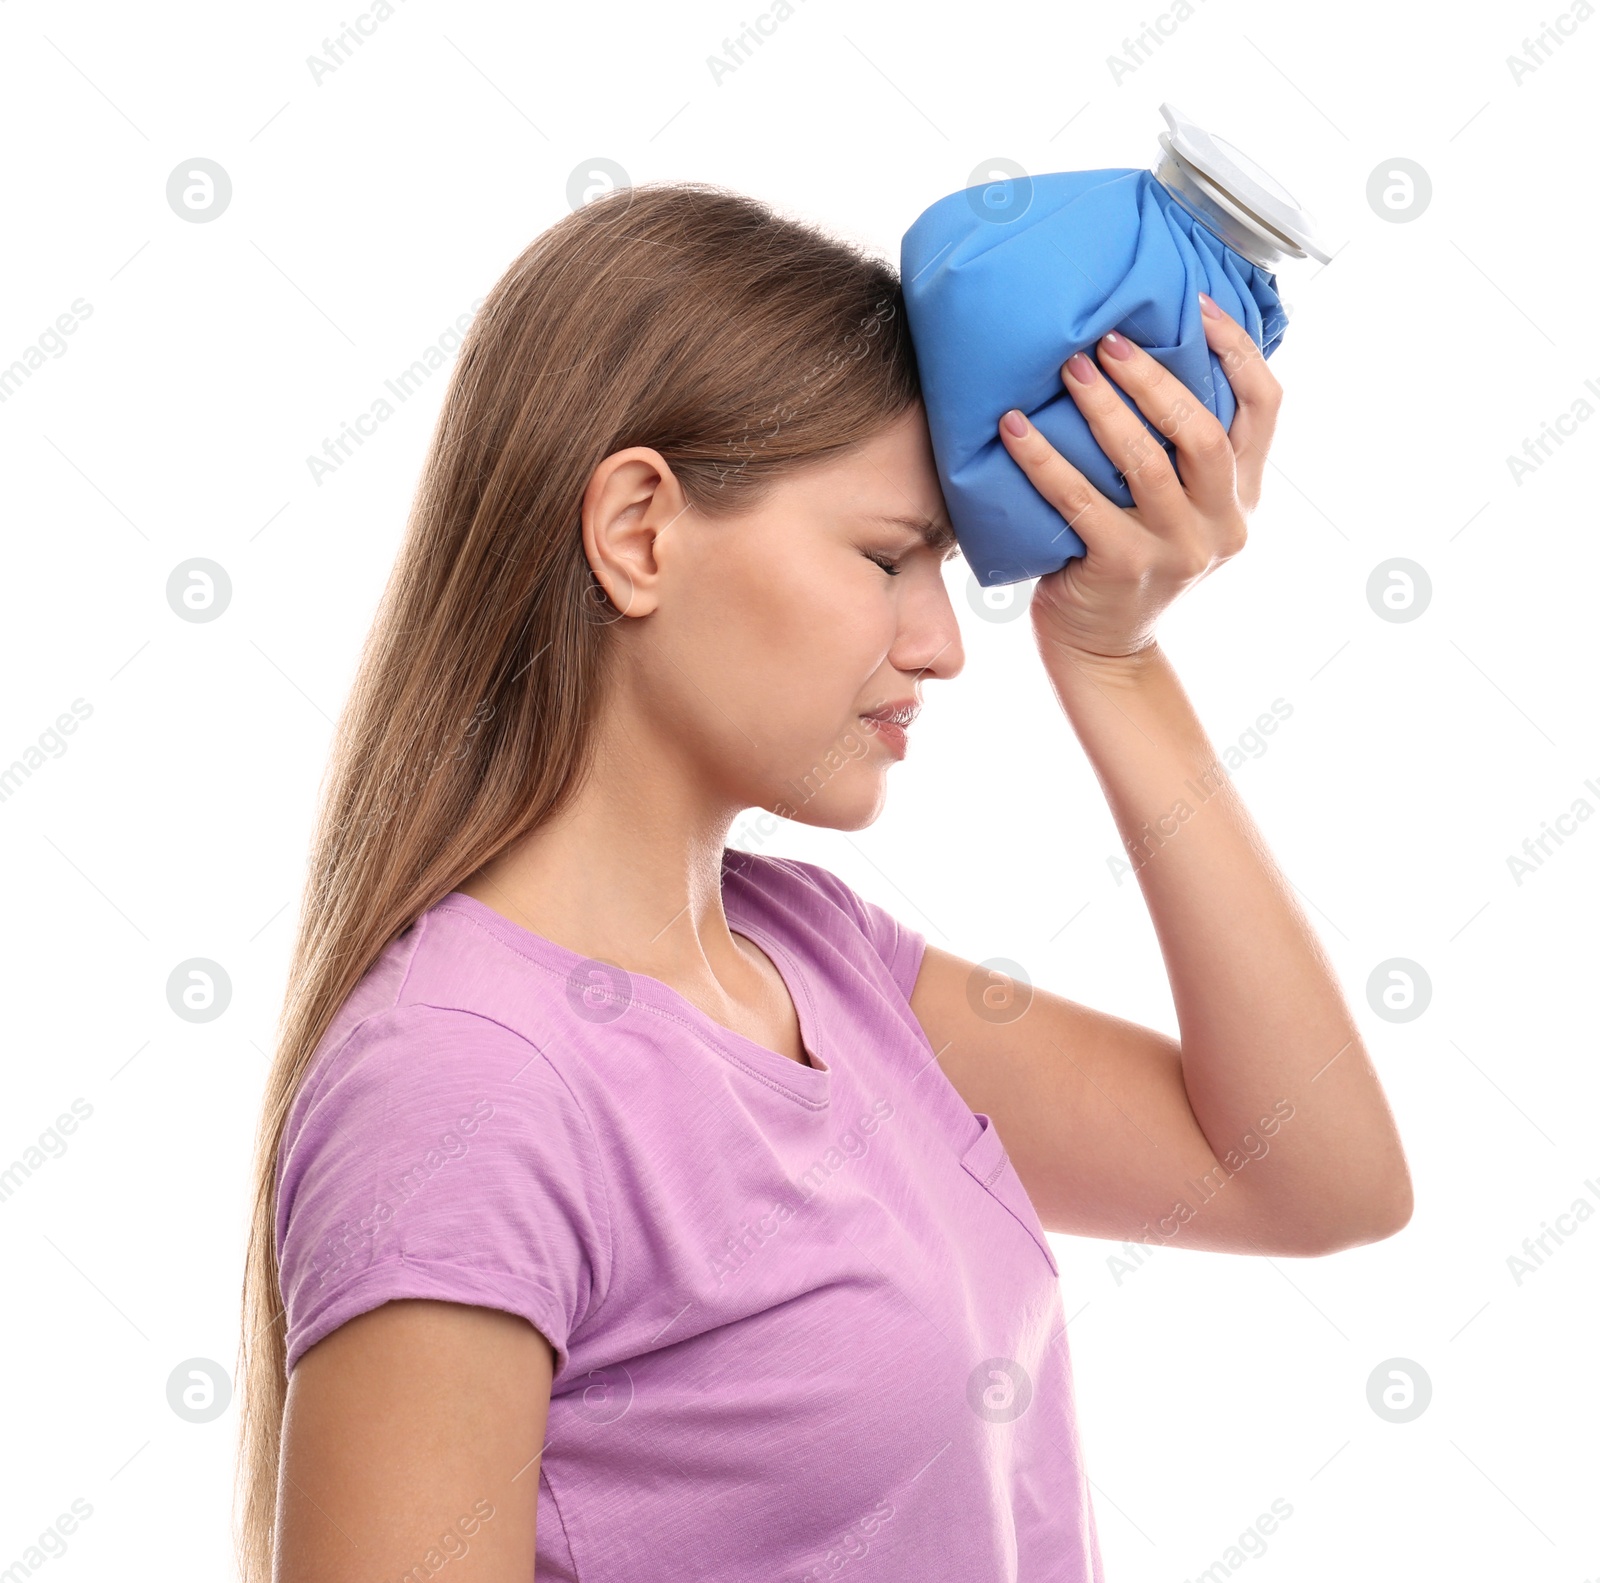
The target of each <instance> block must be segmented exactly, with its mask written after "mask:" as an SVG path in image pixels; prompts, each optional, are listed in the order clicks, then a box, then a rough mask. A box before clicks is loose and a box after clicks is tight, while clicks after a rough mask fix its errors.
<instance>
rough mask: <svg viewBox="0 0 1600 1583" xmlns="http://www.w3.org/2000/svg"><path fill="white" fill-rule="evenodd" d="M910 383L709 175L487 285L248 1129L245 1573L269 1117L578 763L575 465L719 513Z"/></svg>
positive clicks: (796, 258)
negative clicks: (425, 923) (354, 995)
mask: <svg viewBox="0 0 1600 1583" xmlns="http://www.w3.org/2000/svg"><path fill="white" fill-rule="evenodd" d="M918 394H919V392H918V385H917V375H916V363H915V358H914V355H913V352H912V348H911V342H910V338H909V335H908V333H907V329H906V323H905V314H904V302H903V298H902V297H901V293H900V283H899V279H898V276H897V274H896V273H895V271H894V269H893V268H892V267H891V266H890V265H889V264H887V263H885V262H884V261H882V260H881V259H878V258H876V257H874V256H872V255H871V254H870V253H869V252H868V251H867V250H866V249H864V248H862V247H860V246H859V245H857V244H854V243H851V242H848V241H845V240H842V239H839V238H835V237H830V236H829V235H827V234H825V233H824V232H822V231H820V230H819V229H817V228H816V227H814V226H811V225H808V224H805V223H802V222H800V221H797V220H793V219H790V218H786V217H782V216H780V215H778V214H777V213H775V212H774V211H773V210H772V209H771V208H770V207H769V206H767V205H766V204H763V203H760V202H758V201H756V200H755V199H752V198H749V197H745V196H743V195H740V194H738V193H733V192H728V191H725V190H722V189H720V188H717V187H714V186H710V185H708V184H705V183H699V182H693V183H655V184H650V185H646V186H640V187H631V188H621V189H619V190H617V191H615V192H612V193H609V194H607V195H605V196H604V197H601V198H599V199H597V200H595V201H594V202H592V203H589V204H587V205H585V206H584V207H582V208H580V209H578V210H576V211H575V212H573V213H572V214H569V215H567V216H566V217H564V218H563V219H561V220H560V221H558V222H557V223H556V224H554V225H552V226H551V227H550V228H549V229H548V230H547V231H545V232H543V233H542V234H541V235H540V236H539V237H537V238H536V239H535V240H534V241H533V242H532V243H531V244H530V245H529V247H528V248H527V249H526V250H525V251H524V252H523V253H522V255H521V256H520V257H519V258H518V259H517V260H516V262H515V263H513V264H512V266H511V267H510V269H508V270H507V271H506V273H505V274H504V276H502V278H501V279H500V280H499V281H498V282H497V284H496V285H495V286H494V288H493V290H492V291H490V292H489V294H488V296H487V297H486V298H485V299H484V303H483V306H482V309H481V310H480V312H479V313H478V315H477V317H476V318H475V319H474V321H473V323H472V326H471V328H470V329H469V331H468V332H467V335H466V338H465V341H464V342H463V345H462V348H461V352H460V356H459V358H458V360H457V363H456V366H455V369H454V371H453V373H452V375H451V379H450V385H449V389H448V392H447V394H446V396H445V399H444V410H443V411H442V413H441V414H440V417H439V422H438V426H437V428H436V429H435V431H434V435H433V439H432V442H431V444H430V446H429V450H428V454H427V458H426V461H425V463H424V466H423V471H422V477H421V480H420V483H419V485H418V489H417V494H416V498H415V502H414V505H413V507H412V511H411V514H410V520H409V522H408V524H407V528H406V533H405V539H404V543H403V544H402V546H401V549H400V552H399V555H398V557H397V559H396V561H395V564H394V568H393V571H392V573H391V575H390V577H389V581H388V584H387V586H386V588H385V590H384V593H383V597H382V599H381V601H380V603H379V607H378V610H377V613H376V615H375V617H374V620H373V623H372V627H371V630H370V632H369V633H368V636H367V640H366V644H365V647H364V649H363V652H362V657H361V662H360V666H359V669H358V672H357V675H356V679H355V683H354V685H353V687H352V689H351V692H350V696H349V698H348V700H347V702H346V704H345V708H344V711H343V713H342V715H341V717H340V720H339V724H338V728H337V731H336V734H335V738H334V746H333V751H332V754H331V756H330V760H329V764H328V769H327V773H326V775H325V777H324V780H323V783H322V787H321V790H320V794H319V797H320V800H319V809H318V818H317V824H316V831H315V835H314V837H313V841H312V846H311V852H310V862H309V864H308V869H307V877H306V885H305V891H304V896H303V903H302V907H301V912H300V918H299V923H298V927H297V932H296V936H295V944H294V950H293V955H292V957H291V961H290V967H289V977H288V983H287V987H286V992H285V996H284V1001H283V1006H282V1011H281V1014H280V1017H279V1022H278V1031H277V1044H276V1051H275V1053H274V1056H273V1060H272V1069H271V1071H270V1073H269V1074H268V1077H267V1086H266V1094H265V1098H264V1102H263V1110H262V1116H261V1123H260V1129H259V1134H258V1137H257V1142H256V1156H255V1167H254V1178H253V1203H252V1221H251V1229H250V1236H249V1248H248V1254H247V1258H246V1266H245V1275H244V1294H243V1328H242V1333H241V1336H240V1345H239V1359H238V1375H239V1398H240V1441H239V1466H238V1475H239V1477H238V1498H237V1503H236V1519H237V1540H238V1554H239V1562H240V1568H241V1575H242V1576H243V1577H244V1579H245V1580H246V1583H270V1578H271V1571H272V1548H273V1527H274V1520H275V1519H274V1514H275V1509H276V1503H277V1488H278V1457H279V1447H280V1439H281V1430H282V1420H283V1409H284V1400H285V1395H286V1392H287V1379H286V1375H285V1368H284V1364H285V1334H286V1325H285V1318H284V1310H283V1302H282V1296H281V1291H280V1285H279V1269H278V1255H277V1247H276V1242H275V1227H274V1220H275V1200H276V1187H277V1181H276V1178H277V1169H276V1168H277V1156H278V1150H279V1146H280V1142H281V1139H282V1136H283V1128H284V1121H285V1117H286V1115H287V1113H288V1110H289V1107H290V1105H291V1103H292V1101H293V1099H294V1096H295V1093H296V1091H297V1090H298V1088H299V1086H300V1083H301V1081H302V1079H303V1078H304V1076H305V1073H306V1070H307V1068H308V1067H309V1065H310V1064H311V1060H312V1057H313V1055H314V1053H315V1052H316V1050H317V1047H318V1044H319V1042H320V1040H321V1039H322V1037H323V1035H324V1034H325V1033H326V1032H327V1029H328V1027H329V1025H330V1023H331V1022H332V1021H333V1019H334V1016H335V1014H336V1013H337V1012H338V1010H339V1008H340V1006H341V1005H342V1004H343V1003H344V1001H345V1000H346V998H347V997H348V996H349V994H350V992H351V990H352V989H353V988H354V987H355V985H356V983H357V981H358V980H359V979H360V978H361V976H362V974H363V973H364V972H365V971H366V970H367V968H368V967H370V966H371V964H372V963H373V962H374V961H375V960H376V959H377V957H378V956H379V955H380V953H381V952H382V951H383V949H384V948H385V946H387V945H388V944H389V942H390V941H392V940H393V939H394V938H395V937H396V935H398V934H399V933H400V932H401V931H402V930H404V929H405V928H406V927H407V926H408V925H410V924H411V923H412V922H413V921H414V920H415V919H416V918H417V917H418V916H420V915H421V914H422V913H423V912H425V911H427V909H428V908H429V907H431V906H432V905H433V904H434V903H435V902H436V901H438V900H439V899H440V898H441V897H443V896H445V895H448V894H449V892H450V891H452V890H453V889H455V888H456V886H457V885H459V884H460V883H461V882H462V881H463V880H464V879H466V878H467V877H468V876H470V875H471V874H473V873H474V872H476V871H477V870H478V869H479V868H480V867H481V866H482V865H483V864H484V863H486V862H488V861H489V859H490V858H492V857H493V856H494V855H495V854H496V853H498V852H500V851H501V850H502V849H503V848H504V847H506V846H508V845H509V844H510V843H512V842H513V841H515V840H517V839H518V838H519V837H520V836H522V835H524V834H525V833H526V832H528V831H529V830H532V829H534V828H535V827H536V826H538V825H539V824H541V823H542V822H543V821H544V820H546V819H548V818H549V817H550V816H551V815H552V814H554V813H555V812H557V811H558V810H559V809H560V808H561V807H563V806H564V804H565V803H566V802H567V801H568V800H569V799H570V797H571V796H572V795H573V793H574V791H575V790H576V789H577V787H578V786H579V785H580V783H581V781H582V778H583V776H584V774H585V773H586V771H587V768H588V764H589V758H588V755H589V752H590V748H591V742H592V737H593V732H592V727H593V725H594V722H595V719H596V712H597V708H598V705H599V702H600V699H601V698H602V696H603V693H604V687H605V683H606V680H607V674H608V673H607V660H608V656H609V655H610V654H611V653H612V652H613V646H612V644H611V643H610V641H609V631H608V628H609V625H610V619H608V618H611V619H614V618H615V617H616V614H617V613H616V611H615V610H613V609H611V608H610V606H609V603H608V601H607V600H606V596H605V593H604V590H603V589H602V588H601V587H600V585H599V583H598V582H597V580H596V579H595V578H594V575H593V573H592V572H591V571H590V569H589V564H588V561H587V559H586V557H585V555H584V550H583V543H582V538H581V532H580V503H581V501H582V498H583V492H584V488H585V486H586V484H587V483H588V480H589V477H590V475H591V474H592V473H593V471H594V469H595V467H596V466H597V465H598V464H599V463H600V462H601V461H602V460H603V459H604V458H605V457H606V456H608V455H610V454H611V453H612V452H614V451H618V450H621V449H624V448H625V447H628V446H634V445H642V446H651V447H653V448H654V449H656V450H657V451H659V452H660V453H661V454H662V456H663V457H665V458H666V460H667V461H668V463H669V464H670V465H671V467H672V469H673V471H674V473H675V474H676V476H677V477H678V479H679V481H680V482H681V484H682V485H683V488H684V491H685V493H686V495H687V496H688V498H689V501H690V503H691V505H692V506H693V507H694V508H695V509H696V510H699V511H702V512H706V513H708V514H712V515H728V514H732V513H735V512H738V511H741V510H746V509H749V508H750V507H751V506H753V505H754V504H756V503H757V501H758V500H759V499H760V497H761V496H762V494H763V493H764V492H765V491H766V490H767V489H768V488H770V486H771V484H772V483H773V482H774V481H775V480H776V479H777V478H778V477H779V476H780V475H782V474H784V473H787V472H791V471H793V470H795V469H797V468H800V467H803V466H805V465H807V464H809V463H813V462H818V461H822V460H824V459H826V458H828V457H830V456H834V455H837V454H841V453H843V452H845V451H847V450H848V449H849V448H850V447H852V446H854V445H857V444H859V443H860V442H861V441H862V440H863V439H865V438H867V437H868V436H869V435H871V434H873V433H874V432H876V431H877V430H879V429H880V428H882V427H883V426H884V425H885V424H887V423H889V422H892V421H893V420H894V419H895V418H897V417H898V416H900V415H901V414H902V413H903V412H904V411H905V410H906V409H907V408H908V407H909V406H910V405H911V404H912V403H913V402H915V401H916V400H917V399H918Z"/></svg>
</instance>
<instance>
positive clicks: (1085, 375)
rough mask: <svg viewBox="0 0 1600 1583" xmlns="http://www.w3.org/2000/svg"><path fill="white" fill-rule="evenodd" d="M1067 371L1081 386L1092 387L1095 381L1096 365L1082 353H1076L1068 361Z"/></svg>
mask: <svg viewBox="0 0 1600 1583" xmlns="http://www.w3.org/2000/svg"><path fill="white" fill-rule="evenodd" d="M1067 369H1068V371H1069V372H1070V373H1071V375H1072V377H1073V378H1074V379H1075V380H1077V382H1078V383H1079V384H1080V385H1092V384H1093V383H1094V381H1095V371H1094V364H1093V363H1091V362H1090V361H1089V359H1088V358H1087V357H1085V356H1084V355H1083V353H1082V352H1074V353H1073V354H1072V356H1071V357H1069V358H1068V359H1067Z"/></svg>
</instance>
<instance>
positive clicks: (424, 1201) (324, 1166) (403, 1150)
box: [277, 1005, 612, 1373]
mask: <svg viewBox="0 0 1600 1583" xmlns="http://www.w3.org/2000/svg"><path fill="white" fill-rule="evenodd" d="M278 1158H279V1172H278V1197H277V1237H278V1250H279V1264H280V1272H281V1283H282V1295H283V1303H284V1308H285V1310H286V1314H287V1323H288V1343H289V1344H288V1367H289V1368H290V1369H293V1367H294V1365H295V1363H296V1362H297V1361H298V1360H299V1358H300V1356H301V1355H302V1354H303V1353H304V1352H305V1351H306V1349H307V1348H308V1347H310V1346H312V1345H313V1344H314V1343H316V1342H317V1341H320V1340H321V1339H322V1338H323V1337H324V1336H326V1335H327V1334H328V1333H329V1332H330V1331H332V1330H335V1329H337V1328H338V1327H339V1326H340V1325H342V1324H344V1323H345V1322H346V1321H347V1320H349V1319H353V1318H355V1317H356V1315H358V1314H363V1313H366V1312H368V1311H369V1310H370V1309H374V1308H377V1307H379V1306H380V1305H381V1304H383V1303H386V1302H389V1301H391V1300H392V1299H395V1298H405V1297H421V1298H433V1299H436V1300H439V1301H444V1302H456V1303H469V1304H475V1305H478V1306H481V1307H488V1308H498V1309H503V1310H505V1311H506V1312H508V1313H513V1314H520V1315H521V1316H522V1317H523V1318H524V1319H526V1320H527V1321H528V1322H529V1323H530V1324H531V1325H533V1326H534V1328H535V1329H536V1330H538V1331H539V1332H540V1333H541V1334H542V1335H543V1336H545V1338H546V1339H547V1340H548V1341H549V1342H550V1344H551V1345H552V1347H554V1349H555V1351H556V1356H557V1372H558V1373H559V1371H560V1370H561V1369H564V1368H565V1367H566V1364H567V1359H568V1350H567V1343H568V1340H569V1338H570V1336H571V1335H572V1332H573V1330H574V1329H575V1328H576V1327H577V1326H578V1325H579V1324H580V1323H581V1322H582V1321H583V1320H584V1319H585V1317H586V1316H587V1315H588V1314H590V1313H592V1312H593V1311H594V1310H595V1309H596V1308H598V1307H599V1305H600V1303H601V1302H603V1301H604V1298H605V1292H606V1289H607V1286H608V1284H609V1281H610V1271H611V1251H612V1250H611V1219H610V1212H609V1199H608V1188H607V1183H606V1179H605V1174H604V1168H603V1165H602V1162H601V1159H600V1155H599V1150H598V1147H597V1144H596V1142H595V1137H594V1133H593V1131H592V1129H591V1128H590V1126H589V1122H588V1119H587V1117H586V1116H585V1115H584V1113H583V1110H582V1108H581V1106H580V1105H579V1103H578V1100H577V1098H576V1096H575V1095H574V1094H573V1093H572V1091H571V1089H570V1088H569V1087H568V1086H567V1084H566V1083H565V1082H564V1081H563V1079H562V1077H561V1075H560V1073H559V1072H558V1071H557V1070H556V1068H555V1067H554V1066H553V1065H552V1063H551V1062H550V1061H549V1060H548V1059H547V1058H546V1057H545V1055H544V1054H543V1053H542V1052H541V1051H540V1050H539V1049H538V1048H537V1046H536V1045H534V1044H533V1043H531V1042H530V1041H529V1040H527V1039H525V1038H523V1037H522V1036H521V1035H520V1034H517V1033H514V1032H513V1031H511V1030H510V1029H508V1028H505V1027H503V1026H502V1025H501V1024H499V1023H496V1022H494V1021H492V1020H490V1019H489V1018H487V1017H482V1016H479V1015H477V1014H476V1013H473V1012H467V1011H458V1010H449V1009H444V1008H440V1007H434V1006H420V1005H413V1006H406V1007H400V1008H396V1009H393V1010H390V1011H385V1012H382V1013H379V1014H377V1015H376V1016H373V1017H369V1018H368V1019H366V1020H365V1021H364V1022H362V1023H360V1024H359V1025H358V1026H357V1027H356V1029H355V1030H354V1032H353V1033H352V1034H351V1035H350V1037H349V1038H348V1039H347V1040H346V1041H345V1043H344V1044H343V1045H342V1046H341V1047H340V1048H338V1049H337V1050H336V1051H335V1052H334V1054H333V1056H332V1058H331V1059H330V1060H328V1061H327V1062H326V1063H321V1062H319V1063H318V1064H316V1065H315V1066H314V1067H313V1069H312V1072H311V1073H310V1075H309V1077H308V1079H307V1083H306V1085H305V1087H304V1088H303V1089H302V1091H301V1093H300V1095H299V1096H298V1097H297V1099H296V1101H295V1103H294V1105H293V1106H292V1107H291V1110H290V1115H289V1121H288V1125H287V1126H286V1128H285V1131H284V1138H283V1143H282V1146H281V1148H280V1151H279V1157H278Z"/></svg>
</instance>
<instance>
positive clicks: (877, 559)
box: [861, 550, 900, 577]
mask: <svg viewBox="0 0 1600 1583" xmlns="http://www.w3.org/2000/svg"><path fill="white" fill-rule="evenodd" d="M861 553H862V554H863V555H865V556H866V558H867V559H868V560H869V561H871V562H872V564H873V565H874V566H881V567H882V568H883V569H884V571H886V572H887V573H888V574H889V575H890V576H891V577H898V576H899V575H900V568H899V567H898V566H897V565H896V564H895V563H894V562H893V561H891V560H890V559H889V557H888V556H887V555H877V554H875V553H874V552H873V551H871V550H863V551H862V552H861Z"/></svg>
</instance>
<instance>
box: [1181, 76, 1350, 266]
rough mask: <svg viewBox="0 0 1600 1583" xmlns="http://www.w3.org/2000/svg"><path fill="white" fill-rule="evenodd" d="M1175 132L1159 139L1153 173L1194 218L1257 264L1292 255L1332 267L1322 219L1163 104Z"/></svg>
mask: <svg viewBox="0 0 1600 1583" xmlns="http://www.w3.org/2000/svg"><path fill="white" fill-rule="evenodd" d="M1161 114H1162V116H1163V118H1164V119H1165V120H1166V123H1167V126H1168V128H1169V129H1170V130H1169V131H1166V132H1163V133H1161V134H1160V136H1159V137H1158V139H1157V141H1158V142H1159V143H1160V144H1161V159H1160V160H1159V161H1158V162H1157V164H1156V166H1155V168H1154V172H1153V174H1154V175H1155V178H1156V180H1157V181H1159V182H1160V183H1161V185H1162V186H1163V187H1165V188H1166V189H1167V191H1168V192H1170V193H1171V194H1172V196H1173V197H1174V198H1176V199H1177V200H1178V202H1179V203H1181V204H1182V205H1183V206H1184V208H1185V209H1187V210H1188V211H1189V212H1190V213H1191V214H1192V215H1194V217H1195V218H1196V219H1197V220H1199V221H1200V222H1201V224H1202V225H1204V226H1206V228H1207V229H1208V230H1211V231H1213V232H1215V233H1216V234H1217V235H1218V236H1219V237H1221V238H1222V240H1223V241H1224V242H1226V243H1227V244H1228V246H1229V247H1231V248H1232V249H1233V250H1234V252H1236V253H1239V254H1242V255H1243V256H1244V257H1245V258H1248V259H1249V260H1250V262H1251V263H1252V264H1259V265H1260V266H1261V267H1262V268H1263V269H1271V268H1272V267H1273V265H1274V264H1275V263H1277V261H1278V260H1279V259H1280V258H1282V257H1283V256H1284V255H1285V254H1287V255H1288V256H1289V257H1290V258H1306V257H1307V256H1309V257H1311V258H1314V259H1316V260H1317V261H1318V263H1322V264H1328V263H1331V262H1332V257H1331V255H1330V254H1329V253H1327V252H1326V251H1325V250H1324V249H1323V248H1322V247H1320V246H1319V245H1318V244H1317V239H1316V221H1315V220H1314V219H1313V218H1312V217H1311V215H1309V214H1308V213H1306V211H1305V210H1304V209H1302V208H1301V207H1300V206H1299V204H1298V203H1296V201H1295V197H1294V194H1293V193H1291V192H1286V191H1285V190H1284V189H1283V187H1281V186H1280V185H1279V184H1278V183H1277V182H1275V181H1274V180H1273V179H1272V177H1271V176H1269V175H1268V174H1267V173H1266V172H1265V171H1264V170H1263V169H1262V168H1261V167H1260V166H1259V165H1257V164H1256V163H1255V162H1254V161H1253V160H1250V159H1247V158H1246V157H1245V156H1244V155H1243V154H1241V153H1240V152H1239V150H1238V149H1236V148H1235V147H1234V146H1233V145H1232V144H1231V143H1225V142H1223V140H1222V139H1221V138H1220V137H1213V136H1212V135H1211V133H1209V132H1207V131H1206V130H1205V128H1204V127H1200V126H1196V125H1195V124H1194V122H1193V121H1191V120H1189V119H1188V118H1187V117H1186V116H1185V115H1184V114H1183V112H1182V111H1181V110H1177V109H1175V108H1174V107H1173V106H1172V105H1170V104H1164V105H1162V106H1161Z"/></svg>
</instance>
